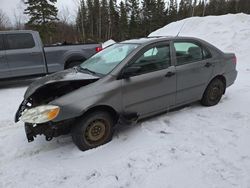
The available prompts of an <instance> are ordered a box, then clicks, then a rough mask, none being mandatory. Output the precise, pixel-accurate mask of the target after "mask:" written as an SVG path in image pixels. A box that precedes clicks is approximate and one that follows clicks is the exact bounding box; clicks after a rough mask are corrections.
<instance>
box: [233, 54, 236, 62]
mask: <svg viewBox="0 0 250 188" xmlns="http://www.w3.org/2000/svg"><path fill="white" fill-rule="evenodd" d="M233 63H234V64H236V63H237V57H236V55H234V57H233Z"/></svg>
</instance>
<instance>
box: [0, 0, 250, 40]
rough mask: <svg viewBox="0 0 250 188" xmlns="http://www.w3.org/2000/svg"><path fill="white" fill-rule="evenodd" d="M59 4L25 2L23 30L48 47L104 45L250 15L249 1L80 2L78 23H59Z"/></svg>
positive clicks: (40, 0) (42, 0)
mask: <svg viewBox="0 0 250 188" xmlns="http://www.w3.org/2000/svg"><path fill="white" fill-rule="evenodd" d="M56 2H57V0H24V3H25V5H26V9H25V10H24V14H26V15H28V17H29V20H28V22H27V23H25V25H24V29H34V30H38V31H39V32H40V35H41V36H42V39H43V41H44V42H45V43H56V42H63V41H67V42H72V43H75V42H103V41H106V40H108V39H110V38H112V39H113V40H116V41H122V40H126V39H130V38H138V37H145V36H147V35H148V34H149V33H151V32H152V31H154V30H156V29H158V28H161V27H163V26H164V25H166V24H169V23H171V22H174V21H177V20H181V19H184V18H188V17H192V16H207V15H223V14H227V13H239V12H243V13H247V14H250V1H249V0H180V1H177V0H168V1H165V0H142V1H139V0H121V1H119V3H118V2H117V1H116V0H80V3H79V7H78V10H77V17H76V21H75V23H68V22H66V21H65V20H63V19H58V9H57V8H56V6H55V3H56ZM0 13H1V11H0ZM2 17H3V16H2ZM2 20H6V16H5V19H2ZM2 22H3V21H2ZM5 22H6V21H5ZM1 29H2V30H3V29H4V26H3V24H1V14H0V30H1Z"/></svg>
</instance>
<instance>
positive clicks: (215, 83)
mask: <svg viewBox="0 0 250 188" xmlns="http://www.w3.org/2000/svg"><path fill="white" fill-rule="evenodd" d="M224 92H225V84H224V83H223V81H222V80H221V79H218V78H216V79H214V80H212V81H211V82H210V83H209V85H208V86H207V88H206V90H205V92H204V94H203V97H202V99H201V104H202V105H204V106H214V105H216V104H218V103H219V102H220V100H221V98H222V96H223V94H224Z"/></svg>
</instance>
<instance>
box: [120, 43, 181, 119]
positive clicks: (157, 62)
mask: <svg viewBox="0 0 250 188" xmlns="http://www.w3.org/2000/svg"><path fill="white" fill-rule="evenodd" d="M133 66H134V67H140V69H139V70H138V71H137V72H136V73H135V74H134V75H133V76H131V77H130V78H127V79H123V81H122V94H123V108H124V111H125V113H137V114H138V115H139V116H140V117H144V116H147V115H149V114H152V113H155V112H159V111H163V110H165V109H167V108H169V107H171V106H173V105H174V104H175V92H176V75H175V68H174V66H172V65H171V58H170V45H169V44H168V43H162V44H159V45H151V46H148V47H147V48H145V49H144V50H142V51H141V52H139V54H138V55H137V58H135V60H132V61H131V63H129V65H127V67H126V68H128V67H133ZM126 68H125V69H126Z"/></svg>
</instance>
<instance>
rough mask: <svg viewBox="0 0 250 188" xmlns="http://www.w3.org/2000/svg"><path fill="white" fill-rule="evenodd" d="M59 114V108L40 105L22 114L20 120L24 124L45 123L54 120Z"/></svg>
mask: <svg viewBox="0 0 250 188" xmlns="http://www.w3.org/2000/svg"><path fill="white" fill-rule="evenodd" d="M59 112H60V107H59V106H54V105H42V106H37V107H34V108H31V109H28V110H25V111H24V112H23V113H22V116H21V118H20V119H21V120H22V121H23V122H25V123H33V124H39V123H46V122H48V121H51V120H53V119H55V118H56V117H57V116H58V114H59Z"/></svg>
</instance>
